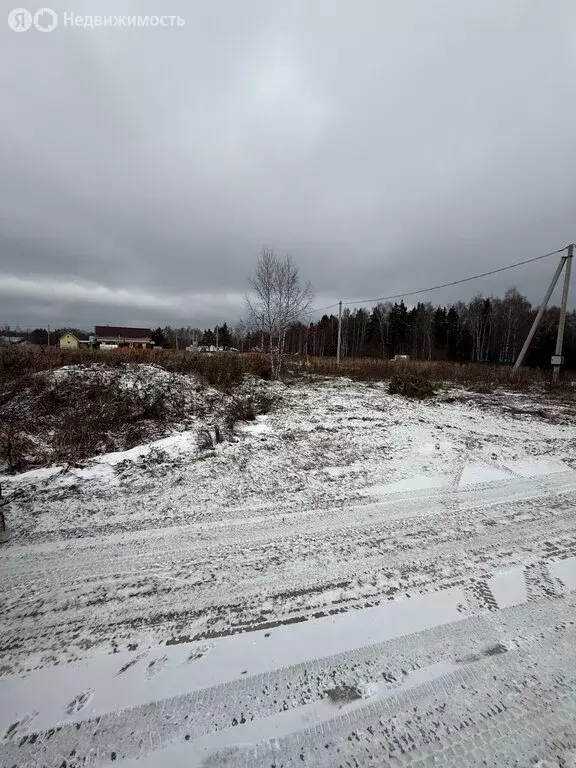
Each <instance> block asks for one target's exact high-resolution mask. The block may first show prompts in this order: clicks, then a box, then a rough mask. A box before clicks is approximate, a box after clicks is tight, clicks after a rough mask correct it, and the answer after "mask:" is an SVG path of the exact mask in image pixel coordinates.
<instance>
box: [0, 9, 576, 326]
mask: <svg viewBox="0 0 576 768" xmlns="http://www.w3.org/2000/svg"><path fill="white" fill-rule="evenodd" d="M1 2H2V8H3V13H2V16H3V17H6V15H7V13H8V11H9V10H10V9H11V8H12V6H13V3H6V2H5V0H1ZM38 7H39V6H38ZM51 7H53V8H54V9H55V10H57V11H58V13H59V14H60V19H62V14H63V13H64V12H71V11H74V12H75V13H76V14H80V15H83V16H86V15H90V14H92V15H96V14H98V15H106V14H118V15H132V14H140V15H145V14H146V13H150V14H172V15H180V16H182V17H183V18H185V19H186V26H184V27H180V28H170V27H168V28H154V29H130V28H99V29H76V28H63V26H62V24H60V25H59V26H58V27H57V28H56V29H55V30H54V31H53V32H50V33H47V34H42V33H39V32H38V31H37V30H34V29H31V30H30V31H28V32H26V33H22V34H16V33H14V32H12V31H11V30H10V29H9V28H8V26H7V24H6V23H5V21H3V22H2V25H3V26H2V29H1V31H0V97H1V98H0V109H1V113H0V254H1V256H0V324H2V323H11V324H16V323H20V324H22V325H36V324H45V323H48V322H49V323H51V324H54V325H63V324H66V325H68V324H70V325H80V326H90V325H93V324H94V323H96V322H98V323H105V322H109V323H134V324H141V323H145V324H148V323H150V324H158V323H161V324H164V323H172V324H174V323H177V324H180V323H186V324H188V323H189V324H191V325H199V326H206V325H212V324H215V323H216V322H221V321H223V320H224V319H226V320H228V321H230V320H232V321H234V320H235V319H236V318H238V317H239V316H240V315H241V313H242V296H243V294H244V292H245V291H246V289H247V276H248V274H249V273H250V271H251V269H252V267H253V264H254V262H255V259H256V257H257V254H258V252H259V250H260V247H261V246H262V245H263V244H267V245H271V246H274V247H275V248H276V249H278V250H279V251H281V252H284V251H289V252H290V253H292V254H293V255H294V256H295V257H296V259H297V261H298V263H299V265H300V268H301V271H302V273H303V275H304V276H305V277H306V278H307V279H310V280H311V281H312V283H313V285H314V288H315V290H316V294H317V300H316V301H317V306H320V305H321V304H329V303H331V302H332V301H337V300H338V299H339V298H340V297H343V298H345V299H357V298H358V299H360V298H363V297H372V296H379V295H386V294H390V293H395V292H397V291H402V290H411V289H414V288H419V287H421V286H422V287H423V286H426V285H428V284H434V283H437V282H445V281H448V280H451V279H455V278H458V277H460V276H466V275H468V274H470V273H474V272H478V271H484V270H485V269H490V268H493V267H497V266H500V265H502V264H505V263H509V262H512V261H516V260H519V259H521V258H528V257H530V256H534V255H538V254H539V253H542V252H545V251H548V250H552V249H553V248H556V247H560V246H561V245H564V244H565V243H568V242H570V241H572V240H575V239H576V216H575V214H576V205H575V202H576V201H575V194H574V192H573V188H574V184H575V180H576V153H575V152H574V136H576V98H575V97H576V47H575V46H574V43H573V36H574V28H575V22H576V6H575V5H574V3H573V2H572V0H554V2H552V3H542V2H541V1H540V0H506V2H502V0H487V1H486V2H483V3H477V2H472V0H440V1H439V2H435V3H430V2H427V0H426V1H425V0H414V1H413V2H399V1H395V2H389V1H387V0H358V2H354V3H352V2H349V0H293V1H292V2H275V1H273V2H270V0H267V1H266V2H264V0H262V1H260V0H245V1H243V2H234V3H233V2H231V0H228V1H226V2H225V1H224V0H216V1H215V2H214V1H213V0H211V2H203V3H199V2H195V1H194V2H191V1H190V0H188V2H186V1H185V0H170V1H169V0H162V2H160V0H140V1H139V2H132V1H131V0H116V1H115V2H112V1H111V0H99V1H98V2H95V0H90V2H88V1H87V0H86V1H85V0H81V1H79V0H75V2H74V3H72V2H71V0H68V2H62V0H58V1H57V2H52V4H51ZM29 8H30V10H31V11H35V10H37V7H36V6H31V5H29ZM4 11H5V13H4ZM552 269H553V265H552V263H551V262H550V263H547V262H538V263H537V264H534V265H531V266H529V267H526V268H525V269H523V270H521V271H518V272H511V273H507V274H506V273H505V274H503V275H499V276H495V277H494V278H492V279H490V280H486V281H482V282H478V283H473V284H468V285H465V286H461V287H460V288H459V289H456V288H453V289H446V290H444V291H441V292H438V293H437V294H431V295H430V296H429V297H428V298H430V299H431V300H438V301H448V300H454V299H458V298H463V299H466V298H468V297H470V296H471V295H472V294H474V293H475V292H477V291H483V292H484V293H491V292H494V293H502V292H503V291H504V290H505V288H506V287H507V286H509V285H511V284H516V285H517V286H518V287H519V288H520V289H521V290H522V291H524V292H525V293H526V294H527V295H528V296H529V297H530V298H531V299H532V300H536V299H538V298H539V296H540V294H541V293H542V292H543V289H544V283H545V282H546V280H547V275H548V273H550V272H551V271H552Z"/></svg>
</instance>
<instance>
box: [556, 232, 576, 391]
mask: <svg viewBox="0 0 576 768" xmlns="http://www.w3.org/2000/svg"><path fill="white" fill-rule="evenodd" d="M573 255H574V244H573V243H570V245H569V246H568V254H567V255H566V256H564V257H563V259H564V264H565V270H564V288H563V289H562V304H561V305H560V319H559V320H558V335H557V336H556V349H555V350H554V356H553V357H552V365H553V368H552V382H553V383H554V384H557V383H558V380H559V379H560V366H561V365H562V362H563V360H562V344H563V342H564V327H565V325H566V305H567V303H568V291H569V290H570V272H571V270H572V257H573Z"/></svg>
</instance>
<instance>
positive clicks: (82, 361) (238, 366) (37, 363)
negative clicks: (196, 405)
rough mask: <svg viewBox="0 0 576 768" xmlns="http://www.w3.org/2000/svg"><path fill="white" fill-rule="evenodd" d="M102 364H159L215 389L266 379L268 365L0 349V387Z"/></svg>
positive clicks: (155, 354)
mask: <svg viewBox="0 0 576 768" xmlns="http://www.w3.org/2000/svg"><path fill="white" fill-rule="evenodd" d="M93 363H105V364H106V365H108V366H112V367H120V366H122V365H123V364H125V363H152V364H156V365H161V366H162V368H164V369H165V370H167V371H168V372H170V373H188V374H194V375H196V376H198V378H199V379H200V380H201V381H202V382H204V383H205V384H206V385H208V386H211V387H217V388H218V389H223V390H227V389H232V388H233V387H234V386H236V385H237V384H239V383H240V382H241V381H242V378H243V376H244V374H246V373H251V374H253V375H255V376H259V377H260V378H269V375H270V373H269V368H270V365H269V362H268V360H267V359H266V358H265V357H264V356H262V355H259V354H245V355H239V354H230V353H222V354H214V355H206V354H192V353H190V352H186V351H185V350H180V351H178V350H173V349H129V348H126V349H113V350H99V349H77V350H75V349H74V350H73V349H71V350H67V349H59V348H58V347H34V346H30V347H0V384H2V383H5V382H8V381H12V380H14V379H17V378H20V377H23V376H26V375H30V374H34V373H39V372H40V371H51V370H55V369H56V368H61V367H62V366H64V365H92V364H93Z"/></svg>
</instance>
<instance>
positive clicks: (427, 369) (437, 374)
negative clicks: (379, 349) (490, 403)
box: [291, 357, 550, 391]
mask: <svg viewBox="0 0 576 768" xmlns="http://www.w3.org/2000/svg"><path fill="white" fill-rule="evenodd" d="M291 371H292V372H296V371H300V372H306V373H311V374H316V375H320V376H346V377H348V378H351V379H355V380H357V381H379V380H382V379H391V378H393V377H394V376H417V377H420V378H424V379H428V380H430V381H435V382H446V383H450V384H457V385H461V386H463V387H466V388H469V389H479V390H482V391H491V390H493V389H495V388H496V387H503V388H506V389H512V390H527V389H530V388H532V387H534V386H543V385H545V384H548V383H549V381H550V373H549V372H548V371H541V370H539V369H537V370H535V369H531V368H521V369H520V370H519V371H518V372H517V373H515V372H514V371H513V369H512V367H511V366H503V365H481V364H477V363H453V362H448V361H421V360H402V361H396V362H394V361H392V360H381V359H372V358H344V359H343V360H342V362H341V365H340V367H338V366H337V364H336V359H335V358H333V357H315V358H310V360H309V362H308V363H299V364H296V365H292V366H291Z"/></svg>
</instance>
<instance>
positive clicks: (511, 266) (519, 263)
mask: <svg viewBox="0 0 576 768" xmlns="http://www.w3.org/2000/svg"><path fill="white" fill-rule="evenodd" d="M567 247H568V246H567V245H565V246H564V247H563V248H558V250H556V251H550V253H543V254H542V255H541V256H534V257H533V258H531V259H526V260H525V261H517V262H516V263H515V264H509V265H508V266H506V267H499V268H498V269H491V270H490V271H489V272H482V273H480V274H479V275H472V276H471V277H463V278H462V279H461V280H452V281H451V282H450V283H442V285H433V286H431V287H430V288H421V289H420V290H418V291H408V292H406V293H395V294H394V295H392V296H380V297H379V298H377V299H360V300H358V301H348V300H346V301H344V300H343V301H342V303H343V304H346V305H347V306H348V305H350V304H373V303H374V302H376V301H389V300H390V299H400V298H404V297H405V296H415V295H416V294H417V293H427V292H428V291H437V290H438V289H439V288H448V287H449V286H451V285H460V283H468V282H470V281H471V280H478V278H480V277H487V276H488V275H496V274H498V272H505V271H506V270H507V269H514V268H515V267H521V266H523V265H524V264H530V263H531V262H533V261H539V260H540V259H546V258H548V257H549V256H554V255H555V254H557V253H562V251H565V250H566V248H567ZM333 306H335V305H333Z"/></svg>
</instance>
